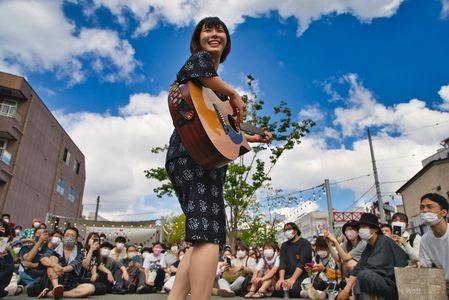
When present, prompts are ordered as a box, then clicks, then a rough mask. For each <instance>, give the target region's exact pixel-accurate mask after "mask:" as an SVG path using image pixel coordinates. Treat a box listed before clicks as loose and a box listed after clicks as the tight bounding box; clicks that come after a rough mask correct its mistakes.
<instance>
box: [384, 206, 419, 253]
mask: <svg viewBox="0 0 449 300" xmlns="http://www.w3.org/2000/svg"><path fill="white" fill-rule="evenodd" d="M407 224H408V217H407V215H406V214H403V213H400V212H398V213H395V214H394V215H393V217H391V227H392V228H393V229H396V230H397V229H398V228H399V229H400V230H399V232H394V233H393V235H392V236H391V238H392V239H393V240H394V241H395V242H396V243H398V245H399V246H401V248H402V249H404V251H405V252H407V254H408V256H409V257H410V259H411V260H414V261H417V260H419V246H420V244H421V236H420V235H419V234H418V233H417V232H414V233H410V232H409V231H408V230H407Z"/></svg>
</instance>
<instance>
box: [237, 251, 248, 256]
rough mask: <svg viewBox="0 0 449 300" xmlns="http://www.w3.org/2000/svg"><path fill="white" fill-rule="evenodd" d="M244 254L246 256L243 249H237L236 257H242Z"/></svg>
mask: <svg viewBox="0 0 449 300" xmlns="http://www.w3.org/2000/svg"><path fill="white" fill-rule="evenodd" d="M245 256H246V251H245V250H239V251H237V257H238V258H244V257H245Z"/></svg>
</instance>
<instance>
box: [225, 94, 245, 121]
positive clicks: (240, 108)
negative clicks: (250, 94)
mask: <svg viewBox="0 0 449 300" xmlns="http://www.w3.org/2000/svg"><path fill="white" fill-rule="evenodd" d="M229 104H230V105H231V107H232V109H233V110H234V116H236V117H237V124H241V123H242V122H243V118H244V116H245V106H246V105H245V102H243V100H242V97H240V95H239V94H238V93H235V94H234V95H232V96H231V97H229Z"/></svg>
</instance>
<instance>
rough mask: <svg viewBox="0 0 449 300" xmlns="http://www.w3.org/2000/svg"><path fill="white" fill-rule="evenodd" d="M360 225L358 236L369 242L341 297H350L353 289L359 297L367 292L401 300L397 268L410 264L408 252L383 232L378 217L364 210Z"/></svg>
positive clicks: (371, 295)
mask: <svg viewBox="0 0 449 300" xmlns="http://www.w3.org/2000/svg"><path fill="white" fill-rule="evenodd" d="M358 224H359V228H360V229H359V236H360V238H361V239H362V240H365V241H366V242H367V245H366V248H365V250H364V251H363V253H362V256H361V258H360V260H359V262H358V263H357V265H356V266H355V267H354V269H353V270H352V272H351V276H350V277H349V280H347V284H346V287H345V288H344V289H343V290H342V291H341V292H340V294H339V295H338V299H341V300H346V299H349V296H350V293H351V290H352V289H353V293H354V296H355V297H356V299H360V298H361V297H367V296H368V295H369V296H370V297H373V296H377V297H378V299H382V298H383V299H388V300H395V299H398V291H397V287H396V280H395V277H394V268H395V267H405V266H406V265H407V264H408V260H409V257H408V255H407V253H405V251H404V250H402V249H401V247H399V246H398V245H397V244H396V242H395V241H393V240H392V239H390V238H387V237H385V236H384V235H382V232H381V231H380V228H379V220H378V218H377V216H375V215H373V214H370V213H364V214H362V216H361V217H360V220H359V222H358ZM380 297H381V298H380Z"/></svg>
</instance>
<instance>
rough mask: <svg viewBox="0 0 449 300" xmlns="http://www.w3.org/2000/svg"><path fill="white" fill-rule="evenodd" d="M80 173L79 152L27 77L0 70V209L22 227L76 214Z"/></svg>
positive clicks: (81, 159)
mask: <svg viewBox="0 0 449 300" xmlns="http://www.w3.org/2000/svg"><path fill="white" fill-rule="evenodd" d="M85 178H86V173H85V160H84V155H83V153H82V152H81V151H80V149H79V148H78V147H77V146H76V145H75V143H74V142H73V141H72V140H71V138H70V137H69V135H68V134H67V133H66V132H65V131H64V129H63V128H62V127H61V125H60V124H59V123H58V121H57V120H56V118H55V117H54V116H53V115H52V113H51V112H50V110H49V109H48V108H47V107H46V106H45V104H44V103H43V102H42V100H41V99H40V98H39V96H38V95H37V94H36V93H35V91H34V90H33V89H32V87H31V86H30V85H29V84H28V82H27V81H26V80H25V79H24V78H23V77H20V76H15V75H11V74H7V73H3V72H0V211H1V212H3V213H9V214H11V219H12V221H13V222H14V223H16V224H20V225H22V226H24V227H29V226H30V225H31V224H30V223H31V219H32V218H33V217H39V218H41V219H42V221H44V220H45V218H46V216H47V213H51V214H53V215H61V216H66V217H73V218H79V217H81V212H82V199H83V192H84V184H85Z"/></svg>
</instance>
